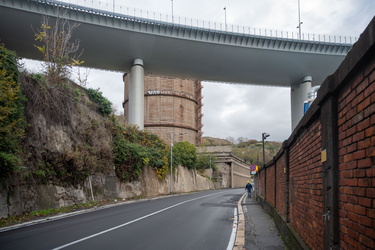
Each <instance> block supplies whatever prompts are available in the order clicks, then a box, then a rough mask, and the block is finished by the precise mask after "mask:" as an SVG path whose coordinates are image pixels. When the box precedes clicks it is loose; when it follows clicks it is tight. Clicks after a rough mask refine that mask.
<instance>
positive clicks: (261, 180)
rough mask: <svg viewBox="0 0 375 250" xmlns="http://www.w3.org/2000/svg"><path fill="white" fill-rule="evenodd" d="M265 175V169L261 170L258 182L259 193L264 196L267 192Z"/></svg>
mask: <svg viewBox="0 0 375 250" xmlns="http://www.w3.org/2000/svg"><path fill="white" fill-rule="evenodd" d="M264 176H265V171H261V172H259V175H258V182H257V188H256V189H257V193H258V194H259V195H261V196H263V197H264V195H265V193H264V186H265V182H264V180H265V179H264Z"/></svg>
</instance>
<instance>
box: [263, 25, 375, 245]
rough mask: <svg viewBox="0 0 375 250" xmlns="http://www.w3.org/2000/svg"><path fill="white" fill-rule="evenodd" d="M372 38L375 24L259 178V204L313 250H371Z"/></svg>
mask: <svg viewBox="0 0 375 250" xmlns="http://www.w3.org/2000/svg"><path fill="white" fill-rule="evenodd" d="M374 30H375V18H374V19H373V20H372V21H371V23H370V24H369V27H368V28H367V29H366V30H365V31H364V33H363V34H362V35H361V37H360V39H359V41H358V42H357V43H356V44H355V45H354V46H353V48H352V50H351V51H350V52H349V54H348V56H347V58H346V59H345V60H344V61H343V63H342V64H341V65H340V67H339V68H338V69H337V71H336V72H335V73H334V74H333V75H332V76H330V77H329V78H327V79H326V80H325V82H324V83H323V84H322V86H321V88H320V90H319V92H318V98H317V99H316V100H315V101H314V103H313V104H312V106H311V107H310V109H309V110H308V112H307V113H306V115H305V116H304V117H303V118H302V120H301V121H300V123H299V124H298V126H297V127H296V129H295V130H294V131H293V134H292V135H291V137H290V138H289V139H288V140H287V141H285V142H284V145H283V146H284V148H283V149H282V150H281V151H280V152H279V154H278V155H277V156H276V158H275V159H274V162H270V163H269V164H268V165H267V167H265V168H263V169H261V170H260V171H259V174H258V177H259V179H260V182H261V183H263V182H262V181H263V180H264V176H265V175H266V178H267V180H266V182H267V185H266V186H263V187H262V188H261V193H260V194H261V195H263V197H264V193H266V196H265V201H263V200H262V199H261V200H260V201H261V203H262V204H263V205H264V206H265V207H267V209H268V210H269V209H270V208H271V210H272V211H275V210H276V211H277V212H279V213H273V212H271V214H273V216H276V215H277V214H281V215H282V216H283V217H284V218H282V219H281V221H284V222H289V223H290V224H286V223H285V224H283V227H284V228H285V227H292V229H293V230H290V231H292V232H297V234H298V237H296V238H300V239H302V241H303V242H304V243H301V242H302V241H300V240H297V241H298V242H299V243H298V244H306V245H307V247H310V248H312V249H330V248H332V247H333V248H335V249H336V248H339V249H375V56H374V55H375V33H374V32H373V31H374ZM328 119H329V120H328ZM327 121H328V122H327ZM336 121H337V124H336ZM324 152H326V157H324V155H325V154H324ZM286 160H287V161H286ZM275 167H276V173H275V171H274V170H275ZM284 168H285V172H286V173H285V174H284ZM323 169H324V172H323ZM288 180H289V181H288ZM272 182H273V183H272ZM323 184H324V185H323ZM274 185H276V191H275V186H274ZM264 188H266V190H264ZM275 196H276V205H275ZM284 197H285V199H284ZM260 198H262V197H260ZM279 222H280V221H279ZM280 223H281V222H280ZM284 231H285V230H284ZM286 231H288V230H286ZM292 234H293V235H295V233H292ZM286 235H287V233H286ZM288 235H289V236H290V234H288ZM293 237H294V236H293Z"/></svg>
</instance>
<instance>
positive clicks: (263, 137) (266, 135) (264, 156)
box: [262, 133, 270, 166]
mask: <svg viewBox="0 0 375 250" xmlns="http://www.w3.org/2000/svg"><path fill="white" fill-rule="evenodd" d="M268 136H270V134H268V133H262V145H263V166H265V165H266V155H265V152H264V140H265V139H266V138H267V137H268Z"/></svg>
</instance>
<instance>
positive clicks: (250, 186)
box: [245, 183, 253, 190]
mask: <svg viewBox="0 0 375 250" xmlns="http://www.w3.org/2000/svg"><path fill="white" fill-rule="evenodd" d="M252 188H253V186H252V185H251V184H250V183H247V184H246V187H245V189H247V190H251V189H252Z"/></svg>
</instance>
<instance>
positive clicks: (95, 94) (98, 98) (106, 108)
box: [86, 88, 112, 115]
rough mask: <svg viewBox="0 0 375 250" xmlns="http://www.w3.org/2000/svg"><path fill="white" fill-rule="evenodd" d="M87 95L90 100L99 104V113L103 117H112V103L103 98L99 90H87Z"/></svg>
mask: <svg viewBox="0 0 375 250" xmlns="http://www.w3.org/2000/svg"><path fill="white" fill-rule="evenodd" d="M86 93H87V95H88V96H89V98H90V100H91V101H93V102H95V103H97V104H98V109H99V112H100V113H102V114H103V115H110V114H111V113H112V103H111V102H110V101H109V100H108V99H107V98H105V97H104V96H103V93H102V92H101V91H100V90H99V89H90V88H89V89H86Z"/></svg>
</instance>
